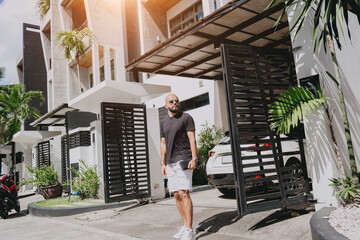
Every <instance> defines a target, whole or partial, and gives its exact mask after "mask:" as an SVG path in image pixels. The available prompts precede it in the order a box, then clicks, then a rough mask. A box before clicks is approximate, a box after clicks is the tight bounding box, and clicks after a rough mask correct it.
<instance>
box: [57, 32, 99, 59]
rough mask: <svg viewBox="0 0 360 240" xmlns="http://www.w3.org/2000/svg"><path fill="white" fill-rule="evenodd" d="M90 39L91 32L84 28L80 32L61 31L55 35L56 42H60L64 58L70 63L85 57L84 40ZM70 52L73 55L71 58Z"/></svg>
mask: <svg viewBox="0 0 360 240" xmlns="http://www.w3.org/2000/svg"><path fill="white" fill-rule="evenodd" d="M85 37H88V38H89V40H91V39H92V31H91V30H90V29H89V28H84V29H82V30H80V31H78V30H76V29H75V30H73V31H61V32H58V33H57V34H56V40H57V41H60V45H61V46H62V47H63V48H64V50H65V57H66V58H67V59H68V60H70V61H74V60H75V61H76V62H78V61H79V59H80V58H81V57H84V56H85V50H86V49H85V44H84V41H83V40H84V38H85ZM72 51H73V52H74V53H75V56H74V58H73V56H72V54H71V53H72Z"/></svg>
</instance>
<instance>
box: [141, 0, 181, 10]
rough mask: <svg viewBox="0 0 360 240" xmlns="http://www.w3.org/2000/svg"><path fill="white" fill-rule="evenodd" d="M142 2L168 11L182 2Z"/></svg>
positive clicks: (151, 0)
mask: <svg viewBox="0 0 360 240" xmlns="http://www.w3.org/2000/svg"><path fill="white" fill-rule="evenodd" d="M142 2H143V3H144V4H150V5H153V6H156V7H158V8H161V9H163V10H165V11H167V10H169V9H170V8H172V7H174V6H175V5H176V4H178V3H179V2H181V0H142Z"/></svg>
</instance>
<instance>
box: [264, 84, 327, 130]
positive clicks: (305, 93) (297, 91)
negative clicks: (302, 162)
mask: <svg viewBox="0 0 360 240" xmlns="http://www.w3.org/2000/svg"><path fill="white" fill-rule="evenodd" d="M327 100H329V98H324V97H320V98H317V97H316V96H315V95H314V94H313V93H311V92H310V91H309V90H307V89H306V88H304V87H290V88H289V89H288V90H287V91H286V92H284V93H282V94H280V96H279V97H278V98H277V100H276V101H275V102H273V103H272V104H271V106H270V109H269V113H270V118H269V121H270V122H272V124H271V128H272V129H276V131H277V133H284V134H288V133H289V132H290V130H291V128H295V127H297V126H298V125H299V122H301V121H302V120H303V117H307V115H308V114H310V113H312V112H313V111H315V110H316V109H317V108H318V107H320V106H321V105H322V104H324V103H325V102H326V101H327Z"/></svg>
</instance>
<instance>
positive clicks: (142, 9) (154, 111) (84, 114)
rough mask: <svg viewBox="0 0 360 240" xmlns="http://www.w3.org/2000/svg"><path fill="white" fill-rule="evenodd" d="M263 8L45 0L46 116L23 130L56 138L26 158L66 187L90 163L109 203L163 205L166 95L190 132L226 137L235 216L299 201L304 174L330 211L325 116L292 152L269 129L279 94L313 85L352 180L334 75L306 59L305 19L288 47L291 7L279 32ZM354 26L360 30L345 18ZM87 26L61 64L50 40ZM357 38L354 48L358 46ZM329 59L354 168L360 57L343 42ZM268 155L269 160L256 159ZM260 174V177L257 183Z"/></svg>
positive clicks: (273, 13)
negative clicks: (80, 46) (326, 102)
mask: <svg viewBox="0 0 360 240" xmlns="http://www.w3.org/2000/svg"><path fill="white" fill-rule="evenodd" d="M269 2H270V0H261V1H259V0H256V1H255V0H234V1H229V0H170V1H169V0H133V1H112V0H103V1H97V0H51V3H50V8H49V11H48V13H47V14H46V15H45V16H44V18H43V19H42V20H41V26H40V32H41V41H42V45H43V52H44V58H45V59H46V61H45V65H46V70H47V94H48V113H46V114H44V115H43V116H42V117H41V118H40V119H38V120H36V121H34V122H33V123H32V124H31V126H34V127H39V128H43V129H45V128H46V127H47V128H48V131H58V132H59V133H58V135H57V136H52V137H51V138H49V137H47V138H45V137H44V138H43V141H38V142H37V143H36V144H35V145H33V147H32V149H33V150H32V151H33V159H34V161H35V160H36V161H37V163H40V162H46V163H48V164H49V163H50V162H51V163H52V164H54V165H55V168H56V169H57V170H58V171H59V172H61V176H62V179H63V181H66V180H67V179H70V178H71V176H70V173H69V172H68V171H67V170H66V169H67V167H74V168H76V167H78V164H79V159H83V160H84V161H85V162H86V163H87V164H91V165H92V164H96V165H97V166H98V172H99V175H100V176H101V189H100V192H101V193H102V195H103V196H104V199H105V201H106V202H112V201H121V200H124V199H130V198H139V199H142V198H148V197H152V198H161V197H164V186H163V178H162V176H161V174H160V171H159V161H160V160H159V159H160V154H159V142H160V140H159V118H161V116H163V114H166V112H164V109H163V108H162V107H163V105H164V96H165V95H166V94H168V93H169V92H174V93H175V94H177V95H178V96H179V98H180V100H181V101H182V106H183V107H184V110H185V111H188V112H189V113H190V114H192V115H193V117H194V119H195V122H196V124H197V125H196V128H197V130H201V125H202V124H204V123H206V122H207V123H208V124H209V125H210V126H211V125H215V126H217V127H223V128H224V129H229V130H230V134H231V139H232V155H233V163H234V171H235V173H236V174H235V176H236V186H237V199H238V210H239V213H241V214H246V213H252V212H256V211H263V210H268V209H273V208H281V207H290V206H294V205H299V204H305V203H307V201H308V199H307V196H308V195H309V193H310V179H309V175H310V176H311V178H312V181H311V182H312V186H313V190H314V196H315V198H317V199H318V201H319V204H318V206H319V207H321V206H324V205H330V204H332V205H335V204H336V199H335V196H334V191H333V189H331V188H330V187H327V183H328V178H331V177H338V176H339V171H338V169H337V168H338V165H337V161H336V156H334V151H333V147H332V144H331V134H330V130H329V128H328V127H327V125H326V124H325V123H326V119H325V117H324V115H323V113H322V112H321V110H319V112H318V114H317V115H314V116H310V117H309V118H307V120H306V121H305V123H304V125H305V135H306V145H304V144H303V138H302V137H299V136H296V138H297V140H298V142H299V151H296V152H283V150H282V148H281V143H282V142H283V141H287V140H293V139H294V138H295V137H294V136H287V137H280V136H279V135H276V134H275V133H274V131H272V130H271V129H270V123H269V121H268V117H269V112H268V107H269V104H270V103H271V102H272V101H274V99H275V98H276V97H277V96H279V94H280V93H282V92H284V91H285V90H286V89H287V88H288V87H289V86H294V85H299V84H306V83H307V82H309V81H318V82H319V83H320V86H321V88H322V89H323V92H324V94H325V96H328V97H332V98H335V100H334V101H333V102H331V103H330V106H329V111H330V112H334V118H333V121H334V122H333V124H334V126H335V129H336V130H335V137H336V140H337V142H338V145H339V146H340V153H341V157H342V159H345V161H344V163H343V164H344V166H345V170H346V172H347V173H348V172H349V166H348V165H346V162H347V161H346V159H348V157H347V156H348V150H347V147H346V141H345V137H344V136H345V132H344V130H343V129H344V128H343V125H342V122H343V120H342V116H341V114H340V112H341V111H340V104H339V99H338V98H337V95H336V92H337V91H336V88H334V86H333V85H332V83H331V81H330V79H329V77H328V76H327V75H326V74H325V69H326V70H327V71H329V72H331V73H333V66H332V64H331V58H329V56H327V54H325V52H324V50H323V49H322V50H321V52H319V53H318V52H315V53H313V52H312V38H311V34H312V30H311V28H310V26H311V23H310V22H307V23H306V26H307V27H306V28H304V29H303V30H302V31H303V32H302V33H301V35H299V36H301V37H298V38H296V39H294V38H293V36H292V35H291V34H290V33H289V25H291V24H292V22H293V21H294V16H296V11H295V10H294V9H290V10H289V12H288V16H284V18H283V19H281V21H280V23H279V25H278V26H277V27H276V31H275V29H274V28H273V25H274V23H275V22H276V20H277V17H278V15H279V14H280V12H281V11H282V9H283V6H282V5H276V6H275V7H273V8H271V9H270V10H269V11H267V12H264V11H263V10H264V9H265V7H266V6H267V5H268V4H269ZM307 21H308V20H307ZM350 24H351V26H355V27H357V28H358V27H359V26H358V25H357V24H356V21H355V20H354V19H353V16H350ZM84 27H88V28H89V29H90V30H91V31H92V33H93V39H91V41H90V40H89V39H84V41H85V42H86V54H85V56H84V57H80V58H79V60H78V61H71V60H68V59H66V58H65V54H64V50H63V48H62V47H61V46H60V43H59V42H58V41H57V40H56V35H57V33H58V32H60V31H73V30H77V31H79V30H81V29H83V28H84ZM355 35H356V34H353V36H352V42H355V40H356V39H357V38H358V37H359V36H357V35H356V36H355ZM354 39H355V40H354ZM341 41H346V42H349V40H344V39H342V40H341ZM336 51H337V52H338V56H339V59H338V60H339V64H340V67H341V69H342V74H343V77H344V84H345V85H344V86H343V90H344V91H345V101H346V102H347V103H349V104H347V106H350V109H349V110H348V113H349V116H350V117H349V119H350V124H351V130H352V131H351V132H352V133H353V136H354V138H353V139H354V149H355V157H356V159H357V162H358V163H359V154H360V153H359V152H358V151H359V150H358V149H360V148H359V146H360V142H358V139H360V138H359V137H358V136H357V133H356V131H353V129H357V128H359V127H360V126H358V125H359V123H358V122H357V119H358V118H357V114H358V113H359V100H358V99H357V95H356V94H355V92H356V89H358V87H359V86H358V84H357V83H356V81H355V80H353V79H355V76H357V75H358V74H357V72H356V71H358V68H356V67H354V68H351V67H350V66H356V64H357V65H358V62H359V60H358V59H356V57H351V56H356V54H355V55H350V54H349V53H350V52H359V48H358V47H356V46H353V45H352V44H351V43H349V45H347V46H345V44H344V49H343V50H342V51H339V49H337V50H336ZM349 59H350V60H349ZM352 69H353V70H352ZM315 75H318V77H316V76H315ZM266 137H267V138H266ZM264 139H267V140H266V142H265V140H264ZM244 143H246V144H253V145H254V146H255V147H256V151H257V159H258V160H259V161H258V163H256V166H258V167H259V168H260V170H259V171H258V172H256V173H251V174H249V173H246V171H244V168H246V167H253V163H251V164H249V163H248V162H247V161H248V160H251V159H246V158H244V157H243V156H242V155H241V151H247V150H249V149H242V148H239V147H238V146H240V145H241V144H244ZM265 149H266V150H269V149H271V150H272V152H273V153H272V154H271V156H269V155H263V150H265ZM295 154H297V155H301V166H293V167H290V168H286V167H284V163H283V160H282V156H284V155H287V156H291V155H295ZM266 158H268V159H271V161H270V162H265V161H264V162H263V161H262V159H266ZM250 165H251V166H250ZM265 165H268V167H270V168H271V169H269V168H264V166H265ZM358 166H359V165H358ZM307 169H309V171H310V174H309V175H308V173H307ZM265 173H266V174H267V175H268V177H263V178H257V176H258V175H263V176H265ZM269 181H272V182H274V183H276V184H275V186H273V188H272V189H269V188H267V187H265V188H264V191H263V192H262V193H261V194H258V195H249V194H248V193H247V192H246V191H245V188H244V185H245V183H248V182H251V183H256V184H260V185H263V186H266V185H267V183H268V182H269ZM325 185H326V187H325Z"/></svg>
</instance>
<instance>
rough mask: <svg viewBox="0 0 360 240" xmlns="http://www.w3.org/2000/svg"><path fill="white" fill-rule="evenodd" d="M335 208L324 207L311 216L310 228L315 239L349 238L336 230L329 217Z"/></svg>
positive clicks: (342, 239)
mask: <svg viewBox="0 0 360 240" xmlns="http://www.w3.org/2000/svg"><path fill="white" fill-rule="evenodd" d="M334 209H335V208H333V207H324V208H322V209H320V210H319V211H317V212H315V213H314V215H313V216H312V217H311V219H310V228H311V236H312V239H313V240H349V239H348V238H347V237H345V236H344V235H342V234H341V233H339V232H338V231H336V230H335V229H334V228H333V227H332V226H331V225H330V223H329V221H328V217H329V215H330V213H331V212H332V211H333V210H334Z"/></svg>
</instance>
